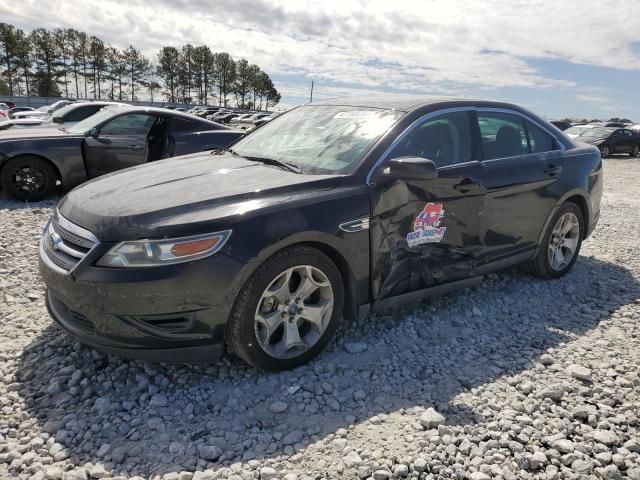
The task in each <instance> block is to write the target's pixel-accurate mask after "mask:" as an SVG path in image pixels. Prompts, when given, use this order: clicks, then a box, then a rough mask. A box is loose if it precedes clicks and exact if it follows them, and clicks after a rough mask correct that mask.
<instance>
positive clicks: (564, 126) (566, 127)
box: [551, 120, 571, 131]
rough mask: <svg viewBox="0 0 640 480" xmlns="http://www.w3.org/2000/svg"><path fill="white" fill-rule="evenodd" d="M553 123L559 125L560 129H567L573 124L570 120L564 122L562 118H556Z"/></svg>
mask: <svg viewBox="0 0 640 480" xmlns="http://www.w3.org/2000/svg"><path fill="white" fill-rule="evenodd" d="M551 124H552V125H554V126H555V127H557V128H558V129H559V130H562V131H565V130H567V129H569V128H571V124H570V123H569V122H563V121H561V120H554V121H552V122H551Z"/></svg>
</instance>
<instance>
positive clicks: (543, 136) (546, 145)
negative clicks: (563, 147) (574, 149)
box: [525, 120, 558, 153]
mask: <svg viewBox="0 0 640 480" xmlns="http://www.w3.org/2000/svg"><path fill="white" fill-rule="evenodd" d="M525 123H526V125H527V133H528V134H529V144H530V145H531V153H542V152H551V151H553V150H557V149H558V148H557V147H556V141H555V139H554V138H553V137H552V136H551V135H549V134H548V133H547V132H545V131H544V130H543V129H541V128H540V127H539V126H537V125H536V124H535V123H531V122H530V121H529V120H525Z"/></svg>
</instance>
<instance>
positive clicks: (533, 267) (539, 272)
mask: <svg viewBox="0 0 640 480" xmlns="http://www.w3.org/2000/svg"><path fill="white" fill-rule="evenodd" d="M566 213H573V214H574V215H575V216H576V217H577V219H578V223H579V226H580V230H579V235H578V244H577V247H576V250H575V254H574V255H573V258H572V259H571V261H570V262H569V263H568V264H567V265H566V266H565V267H564V268H563V269H561V270H554V269H553V268H552V267H551V262H550V261H549V255H548V248H549V244H550V242H551V236H552V234H553V229H554V227H555V225H556V223H557V222H558V220H559V219H560V217H561V216H562V215H564V214H566ZM584 231H585V223H584V217H583V215H582V210H580V208H579V207H578V206H577V205H576V204H575V203H570V202H567V203H565V204H563V205H562V206H561V207H560V208H559V209H558V211H557V212H556V213H555V214H554V215H553V218H551V221H550V222H549V224H548V226H547V231H546V232H545V234H544V237H543V239H542V244H541V245H539V246H538V250H537V253H536V255H535V256H534V257H533V258H531V259H530V260H529V261H528V262H527V263H526V264H525V269H526V270H527V271H528V272H529V273H531V274H533V275H535V276H537V277H541V278H559V277H562V276H563V275H565V274H567V273H568V272H569V270H571V268H572V267H573V265H574V264H575V263H576V260H577V259H578V255H579V254H580V247H581V246H582V239H583V237H584Z"/></svg>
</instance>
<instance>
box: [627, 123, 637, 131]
mask: <svg viewBox="0 0 640 480" xmlns="http://www.w3.org/2000/svg"><path fill="white" fill-rule="evenodd" d="M629 129H630V130H633V131H634V132H640V123H636V124H635V125H631V126H630V127H629Z"/></svg>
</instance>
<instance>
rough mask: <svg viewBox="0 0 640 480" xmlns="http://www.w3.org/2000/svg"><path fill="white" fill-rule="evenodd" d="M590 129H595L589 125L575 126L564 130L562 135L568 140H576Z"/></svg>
mask: <svg viewBox="0 0 640 480" xmlns="http://www.w3.org/2000/svg"><path fill="white" fill-rule="evenodd" d="M592 128H595V127H593V126H589V125H575V126H573V127H571V128H568V129H566V130H565V131H564V132H563V133H564V134H565V135H566V136H567V137H569V138H576V137H579V136H580V135H582V134H583V133H584V132H586V131H587V130H591V129H592Z"/></svg>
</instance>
